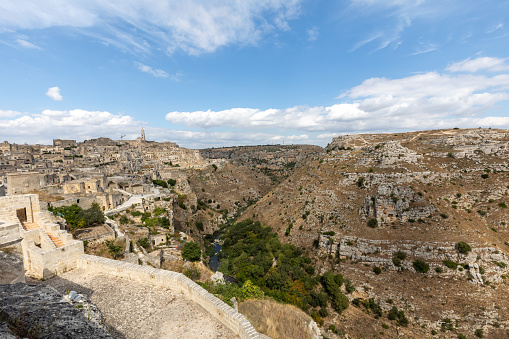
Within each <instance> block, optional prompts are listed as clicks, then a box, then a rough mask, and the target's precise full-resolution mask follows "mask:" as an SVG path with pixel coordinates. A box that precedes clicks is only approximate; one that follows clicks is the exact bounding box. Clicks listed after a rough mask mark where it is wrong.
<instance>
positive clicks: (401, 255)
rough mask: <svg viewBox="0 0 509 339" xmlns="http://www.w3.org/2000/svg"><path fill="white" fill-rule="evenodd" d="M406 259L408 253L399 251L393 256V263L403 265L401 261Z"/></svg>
mask: <svg viewBox="0 0 509 339" xmlns="http://www.w3.org/2000/svg"><path fill="white" fill-rule="evenodd" d="M405 259H406V253H405V252H403V251H397V252H396V253H394V256H393V257H392V263H393V264H394V265H395V266H398V267H399V266H401V262H402V261H403V260H405Z"/></svg>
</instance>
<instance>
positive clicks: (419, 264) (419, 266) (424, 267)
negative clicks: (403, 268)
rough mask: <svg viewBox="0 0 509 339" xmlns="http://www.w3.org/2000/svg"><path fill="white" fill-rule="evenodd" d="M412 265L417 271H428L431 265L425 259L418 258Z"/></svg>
mask: <svg viewBox="0 0 509 339" xmlns="http://www.w3.org/2000/svg"><path fill="white" fill-rule="evenodd" d="M412 266H413V267H414V269H415V270H416V271H417V272H420V273H426V272H428V271H429V265H428V263H426V262H425V261H423V260H420V259H417V260H415V261H414V262H413V263H412Z"/></svg>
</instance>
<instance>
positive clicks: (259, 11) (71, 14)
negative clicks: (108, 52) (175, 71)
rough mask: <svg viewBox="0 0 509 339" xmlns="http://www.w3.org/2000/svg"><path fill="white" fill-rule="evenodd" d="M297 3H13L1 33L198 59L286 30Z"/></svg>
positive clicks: (2, 16) (0, 8)
mask: <svg viewBox="0 0 509 339" xmlns="http://www.w3.org/2000/svg"><path fill="white" fill-rule="evenodd" d="M301 1H302V0H263V1H259V0H244V1H234V0H227V1H220V2H217V1H208V0H193V1H180V0H147V1H138V0H124V1H102V0H89V1H68V2H65V1H64V2H61V1H58V4H56V3H55V1H53V0H26V1H23V2H15V1H14V2H9V3H3V4H0V31H2V30H9V29H11V30H19V29H22V30H25V31H27V30H31V29H41V28H48V27H74V28H76V30H75V32H78V33H81V34H86V35H90V36H93V37H95V38H96V39H98V40H99V41H102V42H105V43H107V44H109V45H113V46H116V47H119V48H122V49H124V50H134V51H138V52H148V51H151V50H153V49H159V50H163V51H166V53H168V54H172V53H174V52H175V51H177V50H182V51H184V52H186V53H188V54H200V53H206V52H213V51H215V50H216V49H217V48H219V47H221V46H228V45H231V44H240V45H245V44H255V43H256V42H258V41H259V40H260V39H261V38H262V37H263V36H265V35H267V34H271V33H272V32H274V31H275V30H288V29H289V22H290V21H291V20H293V19H295V18H296V17H298V16H299V14H300V3H301Z"/></svg>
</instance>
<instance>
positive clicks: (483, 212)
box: [477, 210, 487, 217]
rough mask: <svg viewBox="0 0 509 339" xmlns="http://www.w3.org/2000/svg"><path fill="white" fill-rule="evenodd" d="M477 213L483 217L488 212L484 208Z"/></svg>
mask: <svg viewBox="0 0 509 339" xmlns="http://www.w3.org/2000/svg"><path fill="white" fill-rule="evenodd" d="M477 213H479V215H480V216H481V217H484V216H485V215H486V214H487V212H486V211H483V210H477Z"/></svg>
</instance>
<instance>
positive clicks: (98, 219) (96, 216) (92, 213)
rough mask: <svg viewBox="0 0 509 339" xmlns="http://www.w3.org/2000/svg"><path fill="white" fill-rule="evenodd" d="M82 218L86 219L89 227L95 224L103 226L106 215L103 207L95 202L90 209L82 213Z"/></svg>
mask: <svg viewBox="0 0 509 339" xmlns="http://www.w3.org/2000/svg"><path fill="white" fill-rule="evenodd" d="M80 217H81V218H82V219H85V222H86V223H87V226H90V225H93V224H102V223H104V220H106V218H105V217H104V213H103V211H102V210H101V207H100V206H99V204H98V203H96V202H94V203H93V204H92V206H91V207H90V208H89V209H86V210H84V211H82V212H81V213H80Z"/></svg>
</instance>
